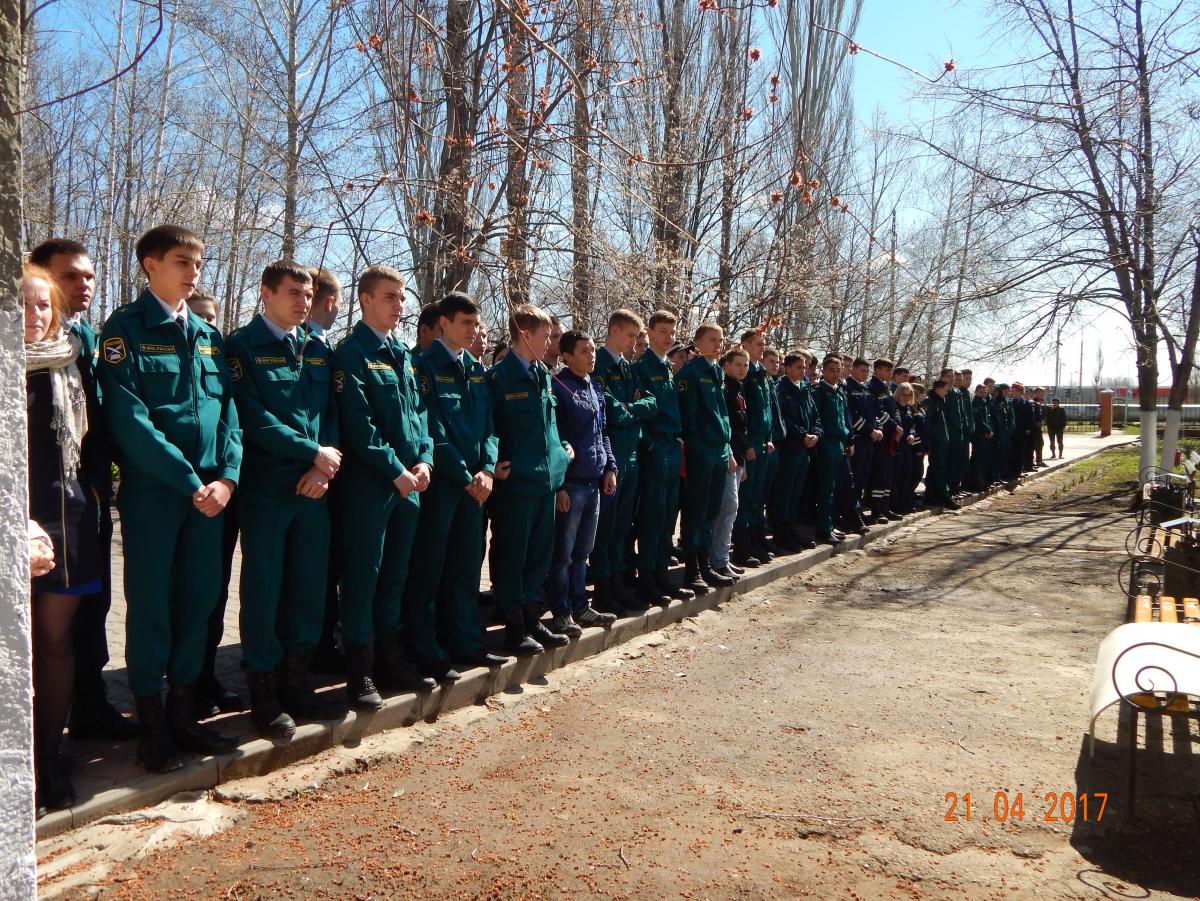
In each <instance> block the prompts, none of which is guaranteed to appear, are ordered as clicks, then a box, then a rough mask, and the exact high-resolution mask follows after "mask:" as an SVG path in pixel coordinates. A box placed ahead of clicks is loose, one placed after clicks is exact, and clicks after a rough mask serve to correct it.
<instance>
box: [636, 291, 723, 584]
mask: <svg viewBox="0 0 1200 901" xmlns="http://www.w3.org/2000/svg"><path fill="white" fill-rule="evenodd" d="M677 322H678V320H677V319H676V318H675V314H674V313H671V312H669V311H667V310H657V311H655V312H654V313H653V314H652V315H651V316H650V320H649V322H648V323H647V325H646V338H647V341H648V344H647V347H646V351H645V353H643V354H642V355H641V356H640V357H639V358H638V361H637V362H636V363H634V364H633V374H634V377H635V378H636V379H637V381H638V386H639V388H640V390H641V391H642V392H644V393H645V394H646V395H647V396H648V397H649V396H652V397H653V398H654V400H655V402H656V403H657V405H658V406H657V410H656V412H655V415H654V418H653V419H648V420H646V421H645V422H644V423H643V424H642V440H641V443H640V444H639V445H638V471H639V478H640V480H641V491H640V493H639V497H638V512H637V527H636V531H637V565H638V583H637V593H638V598H639V600H640V601H642V602H644V603H647V604H663V603H670V601H671V598H672V597H675V598H679V599H680V600H690V599H691V598H694V597H695V596H696V595H695V593H694V592H693V591H692V590H691V589H690V588H687V587H684V586H676V585H675V584H674V583H672V582H671V580H670V578H669V576H668V569H669V566H670V560H671V544H672V538H673V537H674V536H673V534H672V533H673V530H674V527H675V514H676V513H677V512H678V510H679V472H680V467H681V466H682V464H683V448H682V446H681V445H680V443H679V433H680V431H681V428H682V426H681V425H680V420H679V396H678V394H677V392H676V390H675V377H674V375H673V374H672V370H671V363H670V361H669V360H668V359H667V353H668V352H669V351H670V350H671V348H672V347H674V346H675V326H676V323H677ZM702 588H703V590H704V591H707V590H708V586H707V585H704V586H702Z"/></svg>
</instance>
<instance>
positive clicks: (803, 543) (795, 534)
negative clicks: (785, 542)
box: [785, 522, 817, 551]
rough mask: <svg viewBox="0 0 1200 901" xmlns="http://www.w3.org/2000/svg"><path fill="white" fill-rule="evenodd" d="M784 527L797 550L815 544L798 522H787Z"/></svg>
mask: <svg viewBox="0 0 1200 901" xmlns="http://www.w3.org/2000/svg"><path fill="white" fill-rule="evenodd" d="M785 528H786V529H787V533H788V535H789V536H790V537H791V539H792V544H794V545H795V546H796V548H797V550H801V551H806V550H808V549H809V548H814V547H816V546H817V543H816V542H815V541H813V540H812V538H810V537H809V535H808V532H807V531H806V530H804V529H802V528H801V527H800V524H799V523H795V522H789V523H788V524H787V525H786V527H785Z"/></svg>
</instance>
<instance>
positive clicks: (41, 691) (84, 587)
mask: <svg viewBox="0 0 1200 901" xmlns="http://www.w3.org/2000/svg"><path fill="white" fill-rule="evenodd" d="M21 292H22V294H23V295H24V300H25V390H26V416H27V419H28V430H29V516H30V518H31V519H33V520H36V521H37V522H38V523H39V524H40V525H41V526H42V528H43V529H45V531H46V533H47V535H48V537H49V540H50V541H51V543H52V545H53V548H54V554H55V561H56V565H55V566H54V568H53V569H51V570H49V571H48V572H45V573H43V574H42V575H39V576H37V577H35V578H34V579H33V581H32V583H31V585H30V594H31V596H32V608H33V689H34V705H33V721H34V753H35V758H36V764H37V803H38V813H39V815H41V814H42V813H44V812H45V811H47V810H52V809H55V808H60V807H67V806H70V805H71V804H73V803H74V802H75V791H74V789H73V788H72V786H71V782H70V779H69V778H68V775H67V769H68V764H67V763H66V761H65V760H64V759H63V758H62V756H61V754H60V752H59V747H60V744H61V741H62V732H63V727H64V726H65V725H66V721H67V713H68V712H69V710H70V706H71V686H72V684H73V682H74V670H75V658H74V652H73V649H72V642H71V626H72V623H73V622H74V619H75V611H76V609H77V607H78V606H79V599H80V598H81V597H84V596H86V595H89V594H95V593H97V592H98V591H99V590H100V586H101V576H102V560H103V557H102V555H101V553H100V541H99V536H98V531H97V525H96V524H97V517H98V516H99V506H98V498H99V497H100V496H101V495H103V496H107V494H108V493H109V491H110V490H111V474H110V473H109V472H108V471H107V468H106V466H105V460H106V455H105V454H104V452H103V450H104V444H105V442H106V436H105V433H104V430H103V420H102V418H101V415H100V408H99V405H98V402H97V397H96V386H95V381H94V378H93V374H92V370H91V366H90V363H91V360H90V359H88V358H87V357H84V356H81V353H80V351H81V349H82V347H81V344H80V341H79V339H78V338H77V337H76V336H75V335H73V334H72V333H71V332H70V330H68V329H65V328H63V320H64V318H65V308H64V305H63V302H62V299H61V297H60V295H59V293H58V290H57V288H56V287H55V283H54V280H53V279H52V278H51V276H50V274H49V273H48V272H47V271H46V270H44V269H42V268H41V267H39V266H33V265H26V266H25V269H24V273H23V277H22V279H21Z"/></svg>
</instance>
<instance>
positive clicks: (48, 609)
mask: <svg viewBox="0 0 1200 901" xmlns="http://www.w3.org/2000/svg"><path fill="white" fill-rule="evenodd" d="M78 607H79V598H78V597H75V596H72V595H65V594H40V595H38V596H36V597H35V598H34V599H33V736H34V753H35V754H36V755H37V757H38V759H39V760H45V759H48V758H51V757H54V756H55V755H57V754H58V749H59V745H60V743H61V742H62V733H63V727H64V726H66V724H67V714H68V713H69V712H70V709H71V689H72V687H73V686H74V684H75V653H74V650H73V645H72V641H71V634H72V633H71V624H72V623H73V622H74V620H75V611H76V609H78Z"/></svg>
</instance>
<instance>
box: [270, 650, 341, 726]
mask: <svg viewBox="0 0 1200 901" xmlns="http://www.w3.org/2000/svg"><path fill="white" fill-rule="evenodd" d="M309 659H310V658H309V656H308V655H307V654H288V655H286V656H285V657H284V658H283V664H282V665H281V666H280V668H279V677H278V680H277V681H278V688H279V703H280V706H282V707H283V709H284V710H286V711H287V712H288V713H289V714H290V715H291V717H292V719H298V720H340V719H341V718H342V717H343V716H345V715H346V708H345V706H344V705H343V704H342V703H341V702H339V701H338V700H337V699H336V698H335V697H333V696H332V694H331V695H328V696H325V697H322V696H321V695H319V694H317V693H316V692H315V691H313V689H312V685H310V684H309V681H308V668H309ZM344 663H345V659H344V658H343V664H344Z"/></svg>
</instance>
